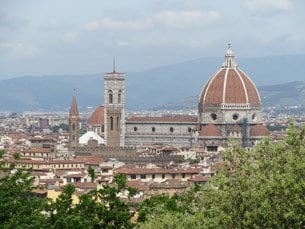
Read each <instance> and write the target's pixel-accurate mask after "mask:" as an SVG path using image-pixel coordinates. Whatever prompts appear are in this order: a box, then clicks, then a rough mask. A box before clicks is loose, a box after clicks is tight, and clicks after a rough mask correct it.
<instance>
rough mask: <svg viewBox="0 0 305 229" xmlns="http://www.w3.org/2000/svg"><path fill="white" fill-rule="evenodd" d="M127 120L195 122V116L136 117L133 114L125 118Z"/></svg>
mask: <svg viewBox="0 0 305 229" xmlns="http://www.w3.org/2000/svg"><path fill="white" fill-rule="evenodd" d="M127 122H148V123H149V122H161V123H163V122H172V123H179V122H181V123H189V122H191V123H193V122H194V123H195V122H197V116H164V117H137V116H133V117H130V118H128V119H127Z"/></svg>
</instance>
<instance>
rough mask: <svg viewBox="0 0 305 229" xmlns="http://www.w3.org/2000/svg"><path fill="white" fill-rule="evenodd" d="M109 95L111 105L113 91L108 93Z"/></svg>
mask: <svg viewBox="0 0 305 229" xmlns="http://www.w3.org/2000/svg"><path fill="white" fill-rule="evenodd" d="M108 95H109V103H113V93H112V91H111V90H109V91H108Z"/></svg>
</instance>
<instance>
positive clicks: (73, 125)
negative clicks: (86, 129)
mask: <svg viewBox="0 0 305 229" xmlns="http://www.w3.org/2000/svg"><path fill="white" fill-rule="evenodd" d="M72 131H75V123H73V124H72Z"/></svg>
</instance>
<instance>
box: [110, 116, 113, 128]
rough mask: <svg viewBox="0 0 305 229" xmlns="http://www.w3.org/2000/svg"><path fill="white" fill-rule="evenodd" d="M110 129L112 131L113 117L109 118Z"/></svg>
mask: <svg viewBox="0 0 305 229" xmlns="http://www.w3.org/2000/svg"><path fill="white" fill-rule="evenodd" d="M110 129H111V130H113V117H112V116H111V117H110Z"/></svg>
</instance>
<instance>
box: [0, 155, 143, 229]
mask: <svg viewBox="0 0 305 229" xmlns="http://www.w3.org/2000/svg"><path fill="white" fill-rule="evenodd" d="M4 154H5V152H4V151H0V158H2V160H0V171H1V178H0V225H1V228H132V227H133V226H134V224H133V223H132V222H131V220H130V219H131V217H132V216H133V214H134V213H132V212H130V210H129V207H128V205H127V204H126V203H125V202H123V201H121V199H120V198H119V196H118V194H119V193H120V192H122V191H125V190H127V191H129V195H130V196H133V195H134V194H136V192H137V191H136V190H135V189H132V188H129V187H127V186H126V177H125V176H124V175H122V174H117V175H115V176H114V179H113V181H114V184H113V185H112V186H109V185H104V186H103V188H102V189H99V190H92V191H90V192H88V193H85V194H83V195H81V196H80V197H79V203H77V204H73V199H72V195H73V194H74V192H75V187H74V186H73V185H72V184H68V185H66V186H64V188H63V191H62V193H61V194H60V195H59V197H58V198H57V199H56V200H55V201H52V200H47V199H41V198H38V197H36V196H35V195H34V196H33V195H32V191H33V189H34V188H37V187H35V186H34V185H33V181H34V177H32V176H31V172H32V170H30V169H27V170H26V169H20V168H18V169H16V168H15V164H10V166H9V167H7V166H6V162H5V160H4V159H3V155H4ZM15 158H16V159H18V155H15Z"/></svg>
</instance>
